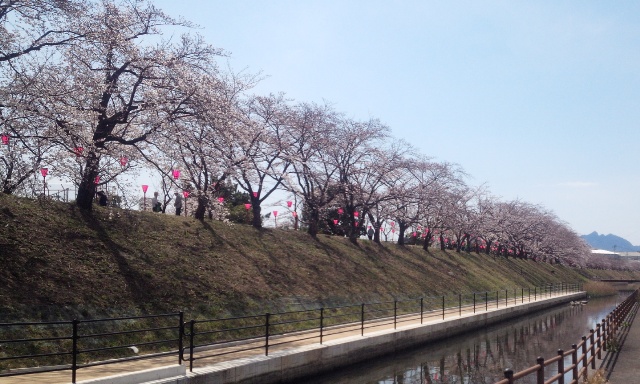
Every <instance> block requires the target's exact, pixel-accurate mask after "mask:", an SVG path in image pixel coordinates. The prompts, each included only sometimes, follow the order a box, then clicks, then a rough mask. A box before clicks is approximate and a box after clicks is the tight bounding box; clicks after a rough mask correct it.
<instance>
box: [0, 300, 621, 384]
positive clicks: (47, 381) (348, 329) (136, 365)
mask: <svg viewBox="0 0 640 384" xmlns="http://www.w3.org/2000/svg"><path fill="white" fill-rule="evenodd" d="M575 294H576V292H571V293H568V294H553V295H551V296H545V297H544V298H540V297H538V298H537V300H534V298H533V297H528V296H525V297H524V298H521V297H518V298H517V299H516V298H512V299H510V300H509V305H508V306H509V307H516V306H518V305H523V303H524V304H529V303H533V302H543V301H546V300H550V299H555V298H559V297H562V296H572V295H575ZM514 304H515V305H514ZM505 307H506V306H505V303H504V301H500V302H499V306H496V304H495V302H493V303H492V302H490V303H489V306H488V311H485V310H484V309H485V306H484V303H482V305H478V308H481V309H478V310H477V313H486V312H493V311H496V310H503V309H504V308H505ZM460 314H461V315H462V317H465V316H470V315H473V307H466V308H465V307H463V308H462V310H461V313H460V311H459V310H458V308H457V307H455V308H447V310H446V313H445V317H444V319H443V317H442V311H441V310H440V311H437V310H436V311H434V312H425V314H424V321H423V324H424V325H428V324H436V323H442V322H446V321H450V320H454V319H458V318H460ZM385 320H387V321H383V322H384V324H382V325H376V324H375V323H373V322H370V321H367V323H365V327H366V328H365V332H364V334H365V336H366V335H367V334H370V333H373V332H376V331H381V330H392V329H393V327H394V324H393V318H390V319H385ZM419 325H420V314H417V315H407V316H398V322H397V329H398V330H402V329H403V328H407V327H415V326H419ZM332 331H333V332H335V329H332ZM332 331H330V330H329V329H327V328H325V336H324V337H323V340H324V341H331V340H340V339H346V338H352V337H354V336H359V335H360V332H361V330H360V323H355V324H350V325H345V326H342V327H341V331H344V332H341V333H339V334H331V335H327V334H326V333H331V332H332ZM314 333H315V334H316V335H317V334H318V330H317V329H316V330H310V331H308V334H309V335H313V334H314ZM304 337H305V336H304V335H300V333H298V334H296V335H295V336H287V335H285V336H284V337H280V338H277V337H272V338H270V343H273V344H272V345H271V346H270V347H269V355H270V356H271V354H272V353H275V352H278V351H285V350H291V349H293V348H296V347H302V346H305V345H313V344H315V345H318V343H319V338H318V337H311V338H309V339H307V340H299V339H300V338H304ZM284 341H292V342H290V343H286V344H284V345H274V344H276V343H282V342H284ZM252 344H253V345H255V346H258V347H260V346H264V340H258V341H255V342H252ZM247 345H248V343H241V344H238V343H230V344H229V345H228V346H226V347H220V348H216V350H215V351H216V352H217V353H220V352H232V351H233V350H238V349H245V348H247ZM209 352H211V351H207V353H209ZM254 356H264V348H259V349H255V350H250V351H240V352H236V353H230V354H226V355H222V356H216V357H210V358H206V359H199V360H196V361H195V362H194V368H197V367H200V368H201V367H206V366H210V365H212V364H215V363H220V362H225V361H230V360H235V359H238V358H245V357H254ZM195 357H196V358H197V357H198V354H196V355H195ZM185 358H188V354H187V353H185ZM177 363H178V357H177V353H175V354H174V355H172V356H166V357H159V358H153V359H144V360H136V361H127V362H121V363H114V364H108V365H101V366H94V367H88V368H82V369H79V370H78V371H77V382H78V383H82V382H83V381H89V380H92V379H99V378H106V377H108V376H113V375H121V374H128V373H134V372H138V371H142V370H146V369H152V368H160V367H164V366H171V365H176V364H177ZM183 364H186V365H187V367H188V364H189V362H188V361H185V362H183ZM532 364H534V362H532ZM70 382H71V371H70V370H65V371H57V372H46V373H33V374H28V375H23V376H9V377H1V378H0V384H26V383H29V384H56V383H64V384H67V383H70ZM129 382H135V381H129ZM632 382H633V381H632ZM104 383H107V381H104Z"/></svg>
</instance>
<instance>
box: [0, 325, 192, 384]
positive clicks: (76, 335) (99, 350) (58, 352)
mask: <svg viewBox="0 0 640 384" xmlns="http://www.w3.org/2000/svg"><path fill="white" fill-rule="evenodd" d="M183 323H184V315H183V313H182V312H180V313H173V314H165V315H151V316H133V317H120V318H109V319H96V320H75V319H74V320H72V321H57V322H24V323H2V324H0V335H2V340H0V345H3V346H4V348H3V352H4V353H3V354H1V355H0V366H2V364H6V365H9V364H10V363H14V364H20V363H25V362H32V363H37V362H38V361H46V362H48V364H55V365H49V366H45V367H39V368H35V369H34V368H32V369H14V370H9V371H8V372H2V373H0V377H4V376H17V375H25V374H30V373H34V372H55V371H62V370H70V371H71V381H72V383H75V382H76V374H77V371H78V370H79V369H82V368H88V367H94V366H98V365H108V364H115V363H120V362H123V361H132V360H140V359H150V358H154V357H159V356H168V355H178V356H177V357H178V360H179V361H178V362H179V363H181V362H182V361H181V355H180V354H177V353H176V351H181V350H182V335H183V334H184V331H183V327H182V324H183ZM33 334H36V335H39V336H38V337H33V336H29V335H33ZM12 346H15V347H13V348H12ZM140 348H143V349H147V350H149V351H153V352H151V353H147V354H144V355H135V354H136V353H137V351H138V350H139V349H140ZM11 351H14V352H17V354H14V355H10V356H7V354H8V353H10V352H11ZM132 355H134V356H132Z"/></svg>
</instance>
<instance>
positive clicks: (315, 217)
mask: <svg viewBox="0 0 640 384" xmlns="http://www.w3.org/2000/svg"><path fill="white" fill-rule="evenodd" d="M319 220H320V215H319V213H318V212H317V211H316V210H315V209H312V210H311V211H310V212H309V228H308V229H307V233H308V234H310V235H311V236H313V237H316V236H317V235H318V221H319Z"/></svg>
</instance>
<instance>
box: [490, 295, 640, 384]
mask: <svg viewBox="0 0 640 384" xmlns="http://www.w3.org/2000/svg"><path fill="white" fill-rule="evenodd" d="M639 292H640V290H636V291H634V292H633V293H632V294H631V295H629V296H628V297H627V298H626V299H625V300H624V301H623V302H621V303H620V304H618V305H617V306H616V307H615V308H614V309H613V310H612V311H611V312H610V313H609V314H608V315H607V316H606V317H605V318H604V319H602V321H601V322H600V323H598V324H596V329H597V332H596V331H594V330H593V329H591V330H590V331H589V337H587V336H582V340H581V341H580V342H579V343H577V344H573V345H572V346H571V349H570V350H568V351H566V352H564V351H563V350H561V349H560V350H558V355H557V356H555V357H553V358H551V359H549V360H545V359H544V358H542V357H538V360H537V362H538V364H537V365H534V366H531V367H529V368H526V369H524V370H522V371H519V372H517V373H514V372H513V370H511V369H510V368H507V369H505V371H504V376H505V378H504V379H502V380H500V381H497V382H496V383H495V384H513V383H515V381H516V380H519V379H522V378H524V377H527V376H529V375H531V374H534V373H536V374H537V375H538V383H540V384H551V383H555V382H556V381H560V378H561V377H562V378H564V375H565V374H567V373H569V372H572V375H571V376H572V378H571V380H572V381H571V382H578V380H580V379H581V378H584V379H585V381H586V379H587V376H588V369H589V368H588V367H589V365H590V366H591V369H593V370H595V363H596V357H598V356H600V354H601V351H606V350H607V339H611V338H612V337H614V336H615V335H616V333H617V330H618V328H619V325H620V324H621V323H622V322H623V321H624V320H625V319H626V318H627V315H628V314H629V312H630V311H631V310H632V309H633V308H634V307H635V306H636V305H637V299H638V294H639ZM601 330H602V333H600V331H601ZM587 342H589V343H587ZM578 351H580V352H581V354H580V355H579V356H577V353H578ZM574 354H575V355H576V356H577V357H576V358H575V359H574V361H572V363H571V364H570V365H569V366H568V367H564V358H565V357H567V356H573V355H574ZM555 362H557V363H558V372H557V374H556V375H554V376H552V377H550V378H549V379H547V380H546V381H544V380H543V381H540V378H541V377H544V368H545V367H547V366H549V365H552V364H553V363H555ZM561 364H562V365H561ZM580 364H582V367H580V368H578V367H579V366H580ZM561 382H564V381H561Z"/></svg>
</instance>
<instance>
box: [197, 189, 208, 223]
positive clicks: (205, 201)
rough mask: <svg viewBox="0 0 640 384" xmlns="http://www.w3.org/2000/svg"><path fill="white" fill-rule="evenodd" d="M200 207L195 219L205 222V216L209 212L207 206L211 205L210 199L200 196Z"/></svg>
mask: <svg viewBox="0 0 640 384" xmlns="http://www.w3.org/2000/svg"><path fill="white" fill-rule="evenodd" d="M197 201H198V206H197V207H196V210H195V213H194V217H195V218H196V219H198V220H200V221H203V220H204V214H205V213H206V212H207V205H208V203H209V199H208V198H207V197H206V196H204V195H200V196H198V200H197Z"/></svg>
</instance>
